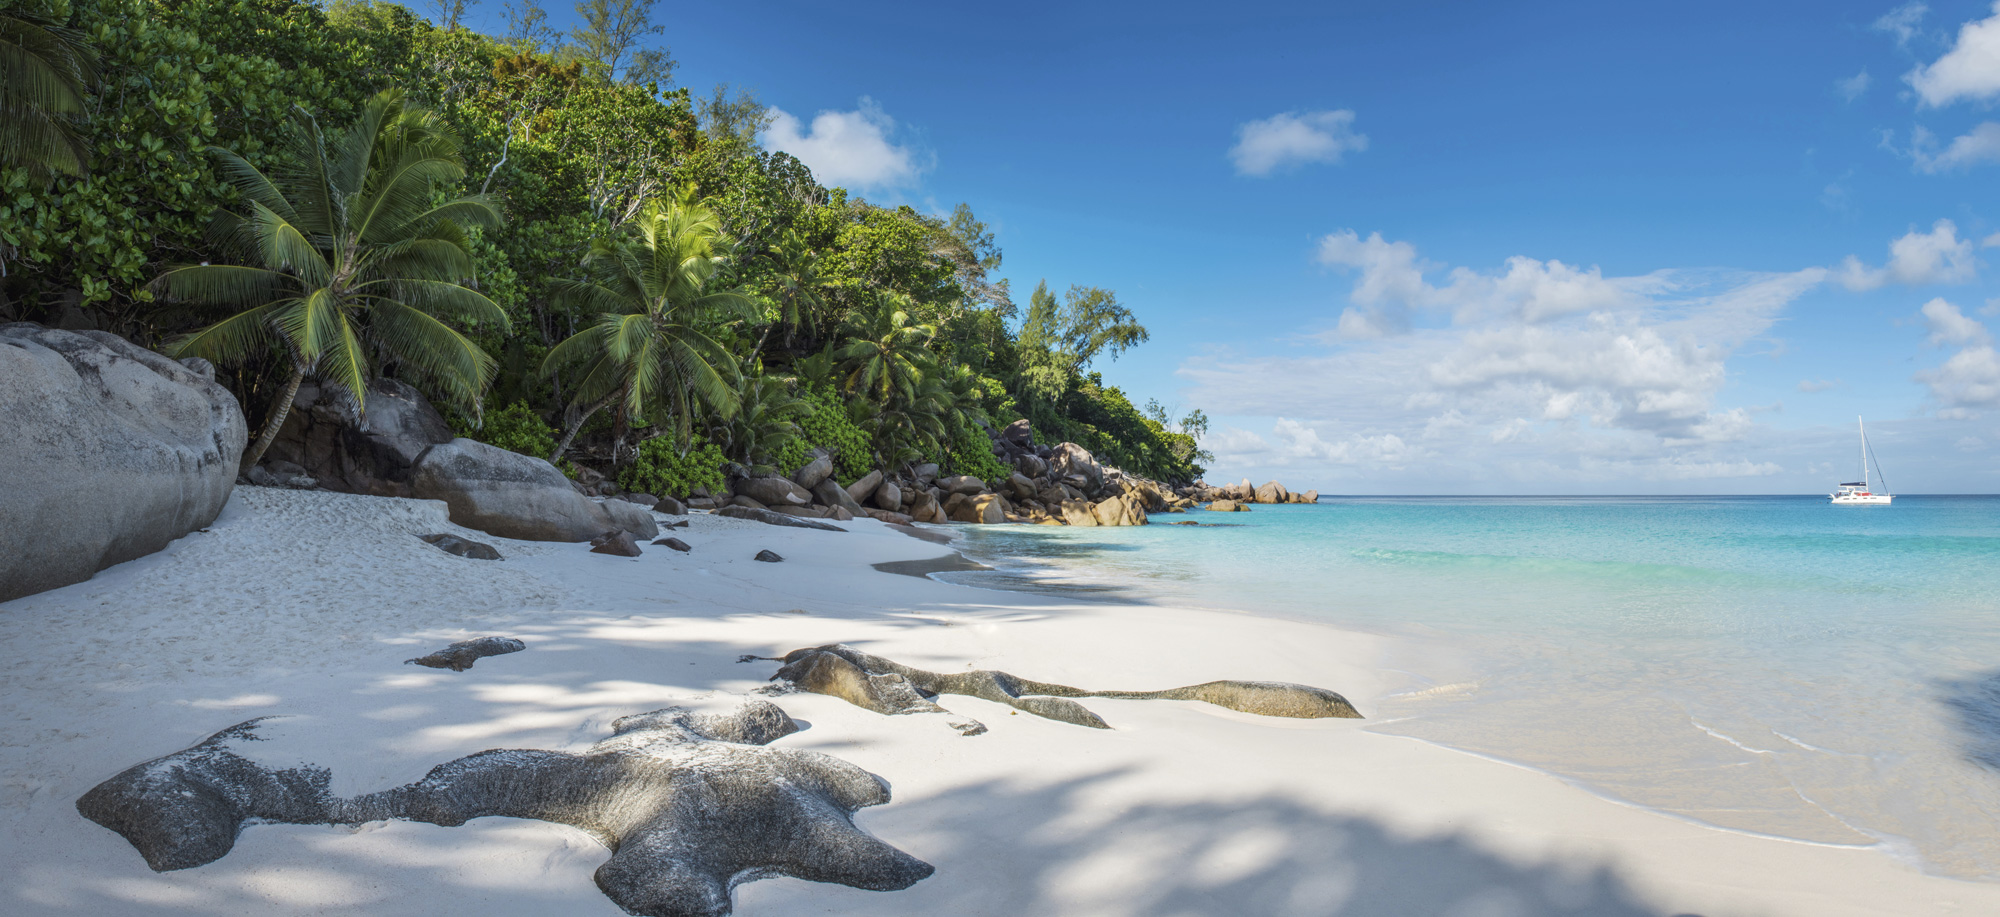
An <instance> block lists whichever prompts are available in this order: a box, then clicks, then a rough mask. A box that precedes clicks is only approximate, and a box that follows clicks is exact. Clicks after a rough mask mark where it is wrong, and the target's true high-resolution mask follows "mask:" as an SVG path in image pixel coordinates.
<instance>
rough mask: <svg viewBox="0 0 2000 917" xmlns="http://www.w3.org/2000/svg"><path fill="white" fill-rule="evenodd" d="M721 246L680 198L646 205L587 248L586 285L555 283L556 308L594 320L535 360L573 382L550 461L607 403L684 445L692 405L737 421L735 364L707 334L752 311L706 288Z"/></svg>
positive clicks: (703, 209) (704, 213)
mask: <svg viewBox="0 0 2000 917" xmlns="http://www.w3.org/2000/svg"><path fill="white" fill-rule="evenodd" d="M726 241H727V240H726V239H725V237H724V236H723V233H722V220H721V218H720V217H718V216H717V215H716V213H715V211H714V210H711V209H710V208H709V207H708V206H707V205H706V204H703V203H702V202H701V201H700V199H698V198H696V197H695V196H694V193H693V191H692V189H689V190H684V191H682V192H680V193H679V194H677V195H675V196H674V198H673V200H672V201H670V202H661V201H658V200H653V201H648V202H647V204H646V206H645V209H644V210H643V211H642V212H641V214H640V216H639V218H638V219H637V220H635V221H633V222H632V223H630V224H628V229H627V231H626V233H625V234H624V235H623V236H621V237H617V238H611V239H600V240H598V241H597V242H594V243H592V245H591V250H590V254H589V255H587V256H585V258H584V262H583V269H584V272H585V273H586V274H587V275H588V278H587V279H585V280H579V281H569V282H566V283H561V284H558V285H557V287H556V299H557V300H558V301H559V302H561V303H563V304H565V305H568V306H570V307H572V308H576V309H579V310H583V311H586V312H593V311H594V312H596V313H598V316H597V320H596V321H595V322H593V323H592V324H591V325H590V326H588V327H586V328H584V329H583V330H582V331H578V332H577V333H576V334H573V335H571V336H570V337H569V338H568V339H567V340H564V341H563V342H562V343H560V344H557V345H556V346H555V347H554V348H553V349H551V350H550V351H549V355H548V357H547V359H545V360H543V361H542V371H543V372H544V373H547V374H550V375H555V374H558V373H563V372H568V373H570V374H572V377H573V378H574V379H575V380H576V381H575V383H574V384H573V385H572V386H571V388H570V407H569V415H570V416H569V423H568V425H567V427H568V428H567V429H566V430H564V431H563V437H562V441H561V442H559V443H557V444H556V450H555V453H554V454H553V455H551V456H549V461H555V460H556V459H557V458H560V457H561V456H562V454H563V453H564V452H566V451H568V450H569V444H570V442H571V441H573V440H574V439H576V434H577V431H578V430H581V429H583V424H584V421H586V420H588V419H589V418H590V416H591V415H592V414H595V413H597V412H598V411H600V410H603V409H604V408H606V407H610V406H611V405H613V404H619V405H620V409H621V410H622V412H623V413H624V416H625V419H626V420H628V421H630V422H633V423H644V422H646V419H647V417H648V415H649V414H651V413H652V411H653V410H654V409H655V408H658V409H661V410H663V411H664V412H665V413H666V414H667V415H668V418H669V419H671V420H672V421H673V423H674V428H675V432H676V433H677V434H678V437H679V441H680V442H681V444H682V445H683V446H685V445H686V444H687V443H688V442H689V441H690V439H691V438H692V435H693V422H694V414H695V411H696V409H697V408H698V407H701V406H706V407H708V408H709V409H710V410H712V411H714V412H715V414H716V415H717V416H718V417H720V418H721V419H724V420H727V419H728V418H729V417H731V416H733V415H734V414H735V413H736V407H737V402H738V395H737V392H736V387H735V379H736V376H737V370H736V361H735V360H734V359H733V358H732V357H731V355H730V353H729V351H728V349H727V348H725V347H724V346H723V345H722V344H721V343H720V342H718V341H717V340H716V339H715V337H714V336H713V334H712V333H711V332H712V331H713V330H714V329H716V328H718V327H720V325H721V324H722V323H723V322H726V321H728V320H731V319H739V320H741V319H747V318H748V317H749V316H750V315H751V314H752V303H751V301H750V300H749V298H748V297H745V296H743V295H742V294H740V293H737V292H735V291H733V290H728V291H715V290H710V289H709V287H710V286H711V283H712V282H713V281H714V279H715V276H716V274H717V272H719V271H720V270H721V268H722V266H723V261H724V257H725V256H724V255H722V254H721V253H720V252H721V250H722V249H724V248H725V247H726Z"/></svg>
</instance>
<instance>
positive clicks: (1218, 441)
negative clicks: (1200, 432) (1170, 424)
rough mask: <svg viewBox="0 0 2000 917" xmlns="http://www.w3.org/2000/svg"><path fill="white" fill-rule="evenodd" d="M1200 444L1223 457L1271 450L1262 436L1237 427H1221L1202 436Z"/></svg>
mask: <svg viewBox="0 0 2000 917" xmlns="http://www.w3.org/2000/svg"><path fill="white" fill-rule="evenodd" d="M1201 445H1202V448H1204V449H1207V450H1208V451H1210V452H1213V453H1215V454H1216V455H1219V456H1224V457H1228V456H1238V455H1256V454H1259V453H1263V452H1269V451H1271V444H1270V443H1267V442H1265V441H1264V437H1261V436H1258V435H1257V434H1255V433H1252V432H1250V431H1249V430H1244V429H1241V428H1238V427H1223V428H1222V429H1220V430H1217V431H1216V432H1215V433H1213V434H1211V435H1209V436H1205V437H1203V438H1202V441H1201Z"/></svg>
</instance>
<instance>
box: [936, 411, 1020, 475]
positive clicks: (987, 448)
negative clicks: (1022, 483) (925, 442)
mask: <svg viewBox="0 0 2000 917" xmlns="http://www.w3.org/2000/svg"><path fill="white" fill-rule="evenodd" d="M939 465H940V466H941V467H942V468H943V469H944V473H946V474H969V475H972V476H973V477H975V478H978V479H980V480H982V481H995V480H999V479H1001V478H1004V477H1006V476H1008V475H1010V474H1012V473H1014V469H1012V468H1010V467H1008V466H1007V465H1006V463H1004V462H1002V461H1000V458H999V457H998V456H996V455H994V454H993V441H992V440H991V439H988V438H987V436H986V431H984V430H981V429H979V427H978V426H977V425H975V424H973V423H972V422H971V421H968V420H963V419H959V418H953V420H952V422H951V441H950V443H949V444H948V445H947V447H946V452H945V460H944V461H943V462H940V463H939Z"/></svg>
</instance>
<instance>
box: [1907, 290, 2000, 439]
mask: <svg viewBox="0 0 2000 917" xmlns="http://www.w3.org/2000/svg"><path fill="white" fill-rule="evenodd" d="M1923 315H1924V321H1925V323H1926V324H1928V325H1929V326H1930V329H1931V336H1930V342H1931V344H1933V345H1935V346H1958V347H1959V350H1958V352H1957V353H1954V354H1952V355H1951V357H1950V358H1949V359H1946V360H1945V361H1944V364H1943V365H1941V366H1938V367H1936V368H1934V369H1926V370H1921V371H1919V372H1918V373H1917V374H1916V376H1915V377H1914V378H1915V379H1916V381H1918V382H1922V383H1923V384H1925V385H1926V386H1929V387H1930V390H1931V397H1933V398H1935V399H1937V401H1938V403H1939V404H1940V405H1942V406H1943V407H1942V408H1941V409H1940V410H1939V411H1938V416H1939V417H1942V418H1945V419H1947V420H1969V419H1971V418H1974V417H1977V416H1979V415H1978V412H1977V411H1974V410H1973V409H1974V408H1979V407H1992V406H1995V405H2000V354H1995V353H1994V351H1993V336H1992V334H1991V333H1990V332H1988V331H1987V330H1986V326H1985V325H1982V324H1980V323H1979V322H1978V321H1977V320H1976V319H1972V318H1968V317H1967V316H1966V315H1965V313H1963V312H1960V311H1959V310H1958V307H1957V306H1954V305H1952V304H1951V303H1948V302H1945V301H1944V300H1942V299H1933V300H1931V301H1930V302H1927V303H1924V308H1923Z"/></svg>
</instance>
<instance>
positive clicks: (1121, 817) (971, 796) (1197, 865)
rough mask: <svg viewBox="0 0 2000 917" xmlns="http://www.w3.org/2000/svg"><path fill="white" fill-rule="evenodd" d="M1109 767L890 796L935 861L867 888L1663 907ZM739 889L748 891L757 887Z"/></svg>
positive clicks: (1433, 842) (1588, 883)
mask: <svg viewBox="0 0 2000 917" xmlns="http://www.w3.org/2000/svg"><path fill="white" fill-rule="evenodd" d="M1121 776H1122V775H1121V773H1120V772H1117V771H1111V772H1106V773H1103V774H1098V775H1096V776H1092V777H1087V778H1081V779H1077V780H1072V781H1067V782H1062V783H1056V784H1050V785H1044V786H1039V787H1022V786H1020V785H1019V784H1015V783H1011V782H1010V783H1004V784H1003V783H995V782H986V783H979V784H973V785H969V786H965V787H961V788H958V789H954V790H951V791H948V792H946V793H944V794H942V795H940V796H935V797H928V798H923V799H909V800H904V801H900V802H899V803H898V808H897V810H895V811H894V813H893V815H892V813H891V812H890V811H888V810H884V811H883V812H882V813H881V818H882V821H881V822H878V823H877V825H878V826H879V827H878V828H877V830H880V831H884V832H887V833H889V834H891V835H893V836H894V837H895V838H896V840H897V842H898V843H899V844H901V845H904V846H906V847H907V848H908V849H911V850H913V851H914V852H917V853H918V855H920V856H923V857H925V858H926V859H928V860H930V862H932V863H935V864H937V866H938V873H937V875H936V876H934V877H932V878H931V879H929V880H927V881H925V882H921V883H918V885H917V886H915V887H913V888H911V889H908V890H906V891H902V892H896V893H894V894H893V895H892V896H884V897H881V898H878V899H876V900H878V901H879V902H880V904H881V905H882V906H884V907H888V906H889V905H890V904H891V901H892V900H893V908H894V910H896V911H899V912H902V911H911V912H922V913H935V914H947V913H949V914H994V915H999V914H1079V915H1081V914H1090V915H1104V917H1178V915H1231V917H1261V915H1271V917H1277V915H1286V917H1317V915H1329V917H1408V915H1455V917H1456V915H1463V917H1542V915H1591V917H1667V915H1668V914H1669V913H1670V912H1667V911H1662V910H1658V909H1654V908H1651V907H1648V906H1647V905H1645V904H1643V903H1641V901H1640V899H1639V898H1638V896H1637V895H1636V894H1635V893H1634V892H1633V891H1632V890H1631V888H1630V887H1629V886H1628V885H1626V883H1625V882H1624V881H1623V880H1622V879H1620V878H1619V877H1618V876H1617V875H1615V874H1614V873H1613V872H1612V871H1611V870H1610V869H1608V868H1606V867H1605V866H1603V865H1601V864H1595V863H1580V862H1574V861H1569V862H1557V863H1521V862H1514V861H1512V860H1509V859H1506V858H1503V857H1501V856H1499V855H1496V854H1495V853H1494V852H1492V851H1491V850H1489V849H1486V848H1485V847H1483V846H1481V845H1480V844H1479V843H1477V842H1476V841H1474V840H1472V839H1469V838H1466V837H1463V836H1459V835H1429V836H1411V835H1409V834H1406V833H1403V832H1399V831H1397V830H1394V829H1391V828H1389V827H1386V826H1384V825H1383V824H1381V823H1380V822H1377V821H1374V820H1371V819H1368V818H1362V817H1356V816H1350V815H1338V814H1329V813H1326V812H1321V811H1317V810H1314V809H1311V808H1308V807H1304V806H1301V805H1299V804H1297V803H1295V802H1291V801H1288V800H1286V799H1283V798H1277V797H1271V796H1261V797H1253V798H1249V799H1243V800H1234V801H1186V802H1175V803H1168V802H1150V803H1143V804H1139V805H1134V806H1129V807H1127V806H1120V805H1117V804H1116V803H1115V802H1114V801H1112V800H1109V799H1107V798H1106V797H1107V794H1106V793H1105V792H1104V787H1103V786H1101V785H1108V784H1111V783H1114V782H1116V781H1117V780H1118V778H1119V777H1121ZM1217 779H1218V780H1225V779H1226V775H1217ZM868 817H869V818H870V820H871V821H873V818H874V816H873V814H872V813H871V814H870V816H868ZM891 822H893V824H892V823H891ZM1001 850H1004V851H1006V852H1005V853H1004V854H998V855H996V853H995V851H1001ZM745 891H751V894H750V895H749V896H748V897H749V898H750V899H751V901H746V902H745V903H746V904H750V903H752V902H754V899H755V898H757V897H760V896H758V895H756V894H755V892H754V891H752V890H750V889H748V888H746V889H745ZM774 891H775V889H774ZM846 897H847V896H845V895H843V896H841V898H842V899H843V901H844V900H845V899H846ZM774 903H775V902H774ZM829 903H831V902H829ZM836 907H837V906H836ZM751 912H752V909H751V907H744V908H743V909H742V910H741V913H745V914H749V913H751ZM835 912H838V913H847V911H845V910H836V911H835ZM1675 917H1689V915H1675Z"/></svg>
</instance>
